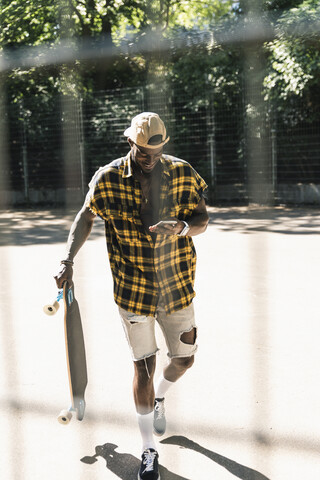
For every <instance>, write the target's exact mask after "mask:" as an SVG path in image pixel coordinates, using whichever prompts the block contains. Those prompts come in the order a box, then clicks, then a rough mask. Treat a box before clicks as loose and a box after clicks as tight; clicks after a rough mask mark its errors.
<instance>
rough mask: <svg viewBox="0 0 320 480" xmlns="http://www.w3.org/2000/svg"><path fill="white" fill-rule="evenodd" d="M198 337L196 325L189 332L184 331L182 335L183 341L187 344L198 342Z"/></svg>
mask: <svg viewBox="0 0 320 480" xmlns="http://www.w3.org/2000/svg"><path fill="white" fill-rule="evenodd" d="M196 339H197V327H194V328H193V329H192V330H190V331H189V332H183V333H182V334H181V335H180V340H181V342H182V343H185V344H187V345H194V344H195V343H196Z"/></svg>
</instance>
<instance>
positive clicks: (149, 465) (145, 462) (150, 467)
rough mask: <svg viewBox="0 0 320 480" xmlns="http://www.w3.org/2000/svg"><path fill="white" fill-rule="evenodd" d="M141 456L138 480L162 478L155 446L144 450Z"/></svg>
mask: <svg viewBox="0 0 320 480" xmlns="http://www.w3.org/2000/svg"><path fill="white" fill-rule="evenodd" d="M141 458H142V461H141V466H140V470H139V473H138V480H160V474H159V462H158V458H159V454H158V452H157V451H156V450H154V449H153V448H148V449H147V450H145V451H144V452H143V454H142V456H141Z"/></svg>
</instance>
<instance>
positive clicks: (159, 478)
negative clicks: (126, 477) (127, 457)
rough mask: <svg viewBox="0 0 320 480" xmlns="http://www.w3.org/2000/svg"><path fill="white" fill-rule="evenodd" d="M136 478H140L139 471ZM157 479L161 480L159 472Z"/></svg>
mask: <svg viewBox="0 0 320 480" xmlns="http://www.w3.org/2000/svg"><path fill="white" fill-rule="evenodd" d="M138 480H141V477H140V473H138ZM157 480H161V477H160V473H159V474H158V478H157Z"/></svg>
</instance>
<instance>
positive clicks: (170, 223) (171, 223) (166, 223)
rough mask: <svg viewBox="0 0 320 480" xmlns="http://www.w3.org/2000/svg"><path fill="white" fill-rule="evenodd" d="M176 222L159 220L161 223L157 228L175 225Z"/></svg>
mask: <svg viewBox="0 0 320 480" xmlns="http://www.w3.org/2000/svg"><path fill="white" fill-rule="evenodd" d="M177 223H178V222H177V221H176V220H161V222H159V223H157V225H158V226H161V225H177Z"/></svg>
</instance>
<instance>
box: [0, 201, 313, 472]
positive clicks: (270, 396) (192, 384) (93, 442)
mask: <svg viewBox="0 0 320 480" xmlns="http://www.w3.org/2000/svg"><path fill="white" fill-rule="evenodd" d="M210 212H211V213H210V215H211V219H210V225H209V227H208V230H207V232H206V233H205V234H204V235H201V236H199V237H197V238H195V239H194V240H195V245H196V248H197V252H198V269H197V280H196V290H197V297H196V300H195V307H196V312H197V322H198V326H199V351H198V353H197V357H196V362H195V365H194V367H193V368H192V369H191V370H190V371H189V372H188V373H187V374H186V376H185V377H184V378H183V379H181V380H180V382H179V383H177V384H176V385H175V386H174V387H173V388H172V389H171V391H170V392H169V393H168V395H167V401H166V406H167V419H168V431H167V432H166V434H165V436H164V437H163V439H162V440H161V442H160V443H159V452H160V463H161V479H162V480H200V479H203V478H205V479H207V480H211V479H215V480H232V479H241V480H301V479H308V480H319V478H320V455H319V452H320V438H319V425H320V388H319V365H320V348H319V339H320V335H319V334H320V321H319V320H320V248H319V241H320V235H319V234H320V213H319V212H318V211H317V210H312V209H310V210H307V209H305V210H302V209H300V210H299V209H285V208H274V209H266V210H261V209H254V208H251V209H250V210H248V209H245V208H233V209H213V208H212V209H210ZM73 215H74V214H71V215H65V214H63V212H59V211H41V212H32V211H14V212H6V211H2V212H1V213H0V227H1V236H0V265H1V275H0V283H1V289H0V295H1V309H0V369H1V372H0V392H1V394H0V451H1V461H0V471H1V478H2V479H5V480H40V479H41V480H43V479H45V480H53V479H55V480H57V479H62V480H67V479H68V480H82V479H83V480H100V479H110V480H112V479H119V478H120V479H122V480H131V479H136V476H137V470H138V466H139V463H140V460H139V459H140V453H141V452H140V449H141V445H140V437H139V432H138V428H137V423H136V417H135V410H134V406H133V400H132V393H131V381H132V373H133V369H132V364H131V358H130V354H129V351H128V348H127V344H126V340H125V338H124V335H123V331H122V327H121V325H120V323H119V319H118V313H117V309H116V306H115V305H114V303H113V297H112V281H111V274H110V270H109V266H108V260H107V255H106V247H105V241H104V237H103V224H102V222H99V221H97V222H96V226H95V227H94V231H93V232H92V235H91V237H90V239H89V240H88V242H87V243H86V244H85V246H84V247H83V249H82V250H81V251H80V253H79V255H78V257H77V259H76V265H75V278H74V280H75V286H76V292H77V297H78V300H79V304H80V308H81V313H82V318H83V327H84V333H85V340H86V349H87V361H88V375H89V384H88V388H87V394H86V400H87V411H86V416H85V419H84V420H83V422H78V421H77V420H76V419H73V420H72V422H71V423H70V425H68V426H62V425H60V424H59V423H58V422H57V420H56V417H57V415H58V413H59V411H60V410H61V409H62V408H65V407H67V406H68V404H69V392H68V381H67V371H66V364H65V352H64V337H63V315H62V309H61V310H60V311H59V312H58V313H57V315H56V316H54V317H47V316H46V315H45V314H44V313H43V312H42V306H43V305H44V304H46V303H48V302H49V301H51V300H52V299H53V298H54V297H55V294H56V289H55V284H54V281H53V279H52V276H53V274H54V273H55V271H56V269H57V267H58V264H59V260H60V259H61V258H62V257H63V255H64V244H65V241H66V237H67V232H68V229H69V227H70V222H71V220H72V218H73ZM158 338H159V346H160V347H161V352H160V354H159V357H158V365H159V367H158V368H160V366H161V365H163V364H164V363H165V361H166V355H165V354H166V352H165V348H164V345H163V341H162V338H161V335H160V333H159V332H158Z"/></svg>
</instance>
